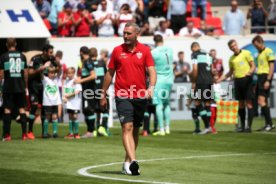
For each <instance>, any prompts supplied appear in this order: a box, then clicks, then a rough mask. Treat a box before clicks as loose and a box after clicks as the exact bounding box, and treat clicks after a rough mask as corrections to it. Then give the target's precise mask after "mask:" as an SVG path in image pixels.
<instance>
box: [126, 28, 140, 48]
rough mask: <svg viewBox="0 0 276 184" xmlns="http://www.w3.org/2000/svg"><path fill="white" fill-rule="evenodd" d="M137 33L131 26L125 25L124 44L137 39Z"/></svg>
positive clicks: (129, 43)
mask: <svg viewBox="0 0 276 184" xmlns="http://www.w3.org/2000/svg"><path fill="white" fill-rule="evenodd" d="M137 36H138V33H137V32H136V30H135V28H134V27H133V26H129V27H125V28H124V33H123V37H124V42H125V44H126V45H131V44H134V43H135V42H136V40H137Z"/></svg>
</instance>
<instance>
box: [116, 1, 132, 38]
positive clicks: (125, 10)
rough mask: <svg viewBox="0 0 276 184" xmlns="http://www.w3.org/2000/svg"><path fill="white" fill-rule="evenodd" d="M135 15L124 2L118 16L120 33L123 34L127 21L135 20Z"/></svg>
mask: <svg viewBox="0 0 276 184" xmlns="http://www.w3.org/2000/svg"><path fill="white" fill-rule="evenodd" d="M134 21H135V19H134V16H133V14H132V11H131V9H130V6H129V5H128V4H123V5H122V6H121V9H120V13H119V15H118V16H117V25H118V35H119V36H123V31H124V28H125V25H126V23H127V22H134Z"/></svg>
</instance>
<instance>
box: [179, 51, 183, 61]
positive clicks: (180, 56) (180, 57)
mask: <svg viewBox="0 0 276 184" xmlns="http://www.w3.org/2000/svg"><path fill="white" fill-rule="evenodd" d="M178 58H179V60H181V61H183V60H184V53H180V54H178Z"/></svg>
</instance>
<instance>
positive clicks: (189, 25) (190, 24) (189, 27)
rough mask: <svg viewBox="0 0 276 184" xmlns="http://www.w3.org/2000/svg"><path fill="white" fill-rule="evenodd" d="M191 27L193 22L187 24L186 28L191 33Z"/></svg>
mask: <svg viewBox="0 0 276 184" xmlns="http://www.w3.org/2000/svg"><path fill="white" fill-rule="evenodd" d="M193 27H194V23H193V22H189V23H188V24H187V28H188V30H189V31H192V30H193Z"/></svg>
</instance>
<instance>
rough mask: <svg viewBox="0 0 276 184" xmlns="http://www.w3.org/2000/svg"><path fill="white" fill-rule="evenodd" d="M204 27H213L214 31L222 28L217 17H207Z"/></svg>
mask: <svg viewBox="0 0 276 184" xmlns="http://www.w3.org/2000/svg"><path fill="white" fill-rule="evenodd" d="M206 25H209V26H213V27H214V28H216V29H221V28H222V23H221V19H220V18H219V17H208V18H206Z"/></svg>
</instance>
